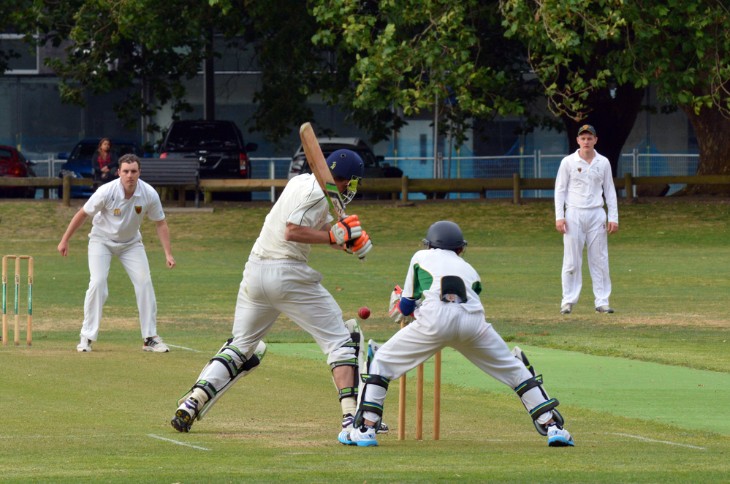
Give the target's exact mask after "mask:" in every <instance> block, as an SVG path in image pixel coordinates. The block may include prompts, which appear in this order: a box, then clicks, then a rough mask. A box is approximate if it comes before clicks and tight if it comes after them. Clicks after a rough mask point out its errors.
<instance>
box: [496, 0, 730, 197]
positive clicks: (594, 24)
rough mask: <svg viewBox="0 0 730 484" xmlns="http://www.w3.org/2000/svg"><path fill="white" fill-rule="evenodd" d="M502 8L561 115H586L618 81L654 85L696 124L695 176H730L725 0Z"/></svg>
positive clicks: (512, 3)
mask: <svg viewBox="0 0 730 484" xmlns="http://www.w3.org/2000/svg"><path fill="white" fill-rule="evenodd" d="M501 3H502V11H503V13H504V15H505V23H506V24H507V25H508V26H509V32H510V34H511V35H514V36H519V37H520V38H522V39H524V40H525V41H526V42H527V43H528V45H529V47H530V60H531V62H532V65H533V67H534V69H535V72H536V73H537V75H538V77H539V78H540V79H541V81H542V82H543V85H544V86H545V89H546V93H547V94H548V96H549V97H550V99H551V100H552V101H553V105H554V106H557V107H558V109H563V110H564V112H565V113H570V114H568V115H569V116H570V115H580V114H581V113H585V112H586V109H589V108H590V103H589V99H590V96H591V95H592V94H594V93H596V92H599V91H601V90H606V89H607V88H610V87H612V85H613V86H618V88H619V89H620V88H624V87H632V88H634V89H637V90H638V89H644V88H646V87H647V86H650V85H651V86H654V87H656V90H657V94H658V95H659V96H660V97H661V98H662V99H663V100H664V101H665V102H668V103H671V104H674V105H676V106H678V107H679V108H680V109H682V111H684V112H685V113H686V114H687V116H688V118H689V120H690V122H691V123H692V125H693V127H694V130H695V133H696V135H697V139H698V142H699V146H700V164H699V167H698V173H699V174H727V173H730V145H728V144H727V143H726V142H725V140H724V133H726V132H728V130H729V129H730V118H729V115H730V83H729V80H730V34H729V33H728V30H727V25H730V12H729V11H728V8H727V6H726V5H725V4H724V3H723V1H722V0H697V1H693V2H681V1H676V0H651V1H638V2H624V1H622V0H593V1H589V2H586V1H582V0H565V1H562V2H533V1H529V0H501ZM607 44H609V45H611V48H610V49H608V50H606V49H605V48H604V46H605V45H607ZM585 65H592V66H595V67H596V68H595V69H593V70H587V69H584V68H583V67H582V66H585ZM723 190H727V188H724V189H723Z"/></svg>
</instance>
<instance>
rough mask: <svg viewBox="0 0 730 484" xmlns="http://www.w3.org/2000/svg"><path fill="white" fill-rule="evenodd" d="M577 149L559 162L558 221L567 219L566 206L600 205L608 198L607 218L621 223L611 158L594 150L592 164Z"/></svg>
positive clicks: (556, 180)
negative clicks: (609, 159)
mask: <svg viewBox="0 0 730 484" xmlns="http://www.w3.org/2000/svg"><path fill="white" fill-rule="evenodd" d="M579 152H580V150H576V152H575V153H572V154H570V155H568V156H566V157H565V158H563V160H562V161H561V162H560V168H558V175H557V176H556V178H555V220H560V219H564V218H565V208H566V207H573V208H601V207H603V198H604V196H605V198H606V207H607V208H608V221H609V222H616V223H618V205H617V201H616V188H615V187H614V185H613V172H612V171H611V163H609V161H608V158H606V157H605V156H603V155H600V154H599V153H598V152H597V151H596V152H595V154H596V155H595V158H593V161H592V162H591V163H588V162H587V161H585V160H584V159H582V158H581V157H580V155H579Z"/></svg>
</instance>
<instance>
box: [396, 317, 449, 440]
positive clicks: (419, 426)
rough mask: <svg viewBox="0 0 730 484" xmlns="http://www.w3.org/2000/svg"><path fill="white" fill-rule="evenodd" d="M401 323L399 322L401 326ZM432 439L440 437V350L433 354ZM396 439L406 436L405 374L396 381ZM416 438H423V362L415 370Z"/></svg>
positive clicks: (402, 438)
mask: <svg viewBox="0 0 730 484" xmlns="http://www.w3.org/2000/svg"><path fill="white" fill-rule="evenodd" d="M402 326H403V323H401V327H402ZM433 362H434V368H433V440H439V439H440V438H441V351H438V352H437V353H436V354H435V355H434V361H433ZM398 385H399V386H398V440H405V438H406V375H405V374H404V375H403V376H401V377H400V379H399V383H398ZM416 440H423V363H421V364H420V365H418V369H417V370H416Z"/></svg>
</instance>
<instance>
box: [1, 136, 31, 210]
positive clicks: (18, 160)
mask: <svg viewBox="0 0 730 484" xmlns="http://www.w3.org/2000/svg"><path fill="white" fill-rule="evenodd" d="M33 165H34V163H33V162H32V161H30V160H28V159H26V158H25V156H24V155H23V153H21V152H20V151H18V150H17V149H15V148H13V147H12V146H5V145H0V176H2V177H7V178H28V177H34V176H36V173H35V171H34V170H33ZM35 192H36V189H35V188H34V187H5V186H0V196H2V197H20V198H34V197H35Z"/></svg>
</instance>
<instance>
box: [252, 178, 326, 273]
mask: <svg viewBox="0 0 730 484" xmlns="http://www.w3.org/2000/svg"><path fill="white" fill-rule="evenodd" d="M332 220H334V218H333V217H332V215H331V214H330V212H329V205H328V203H327V199H326V198H325V196H324V192H323V191H322V189H321V188H320V187H319V184H318V183H317V179H316V178H315V177H314V175H312V174H304V175H297V176H295V177H294V178H292V179H291V180H289V182H288V183H287V184H286V187H285V188H284V191H283V192H282V193H281V196H280V197H279V200H277V201H276V203H275V204H274V206H273V207H272V208H271V211H270V212H269V213H268V215H266V220H265V221H264V225H263V227H261V233H260V234H259V237H258V239H256V243H255V244H254V246H253V249H251V255H252V256H254V257H256V258H258V259H294V260H299V261H303V262H306V261H307V259H308V257H309V252H310V251H311V246H310V244H302V243H300V242H291V241H287V240H286V239H285V238H284V231H285V230H286V224H287V223H293V224H296V225H301V226H304V227H312V228H315V229H320V228H322V227H323V226H324V225H325V224H327V223H329V222H331V221H332Z"/></svg>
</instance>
